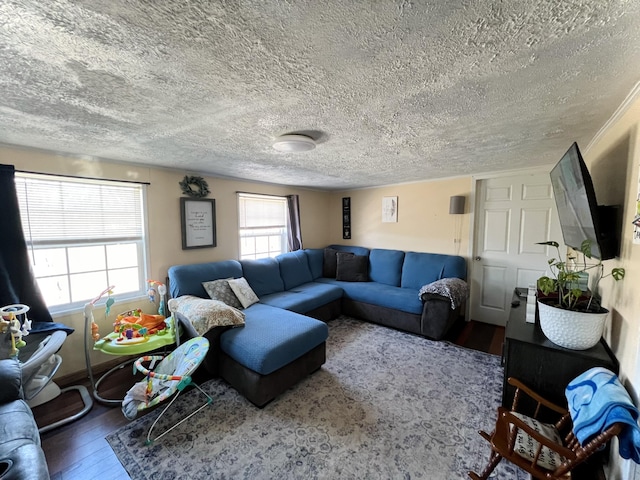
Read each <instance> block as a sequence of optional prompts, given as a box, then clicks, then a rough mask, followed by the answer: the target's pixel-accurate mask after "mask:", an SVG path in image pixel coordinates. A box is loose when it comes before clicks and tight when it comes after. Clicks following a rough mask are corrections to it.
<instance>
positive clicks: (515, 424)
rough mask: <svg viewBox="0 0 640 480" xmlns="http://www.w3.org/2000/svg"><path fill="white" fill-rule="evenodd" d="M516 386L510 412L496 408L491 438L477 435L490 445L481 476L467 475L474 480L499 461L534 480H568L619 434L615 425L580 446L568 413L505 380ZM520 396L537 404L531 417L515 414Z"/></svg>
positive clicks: (514, 381)
mask: <svg viewBox="0 0 640 480" xmlns="http://www.w3.org/2000/svg"><path fill="white" fill-rule="evenodd" d="M507 381H508V382H509V384H510V385H513V386H514V387H516V392H515V397H514V398H513V405H512V408H511V410H507V409H506V408H503V407H499V408H498V419H497V420H496V426H495V430H494V431H493V433H492V434H491V435H489V434H488V433H486V432H484V431H480V432H479V433H480V435H481V436H482V437H483V438H484V439H486V440H487V441H488V442H489V443H490V444H491V454H490V457H489V464H488V465H487V466H486V467H485V469H484V470H483V471H482V473H481V474H480V475H478V474H477V473H475V472H469V476H470V477H471V478H473V479H474V480H486V479H487V478H489V475H490V474H491V472H493V470H494V469H495V468H496V466H497V465H498V463H500V460H501V459H502V458H505V459H507V460H509V461H510V462H512V463H514V464H515V465H517V466H518V467H520V468H521V469H523V470H524V471H526V472H528V473H530V474H531V475H532V477H533V478H537V479H547V480H552V479H563V480H567V479H570V478H571V474H570V473H569V472H571V470H573V469H574V468H575V467H576V466H577V465H579V464H580V463H582V462H584V461H585V460H586V459H587V458H589V457H590V456H591V455H592V454H593V453H594V452H596V451H598V450H599V449H600V448H601V447H602V446H603V445H605V444H606V443H607V442H608V441H609V440H610V439H611V438H612V437H614V436H616V435H618V434H619V433H620V432H621V430H622V428H623V424H621V423H614V424H613V425H611V426H610V427H609V428H607V429H606V430H605V431H604V432H602V433H601V434H600V435H598V436H596V437H595V438H593V439H592V440H590V441H589V442H588V443H586V444H585V445H580V442H578V439H577V438H576V437H575V435H574V433H573V424H572V422H571V415H570V414H569V412H568V411H567V410H566V409H565V408H562V407H559V406H558V405H555V404H554V403H552V402H550V401H548V400H546V399H545V398H543V397H541V396H540V395H538V394H537V393H535V392H534V391H532V390H531V389H529V388H528V387H527V386H526V385H524V384H523V383H522V382H520V381H519V380H517V379H515V378H509V379H508V380H507ZM521 393H525V394H526V395H527V396H528V397H529V398H531V399H533V401H534V403H535V404H536V408H535V413H534V414H533V417H528V416H525V415H522V414H521V413H518V402H519V400H520V396H521ZM542 407H545V408H546V409H547V412H546V413H552V414H554V416H556V417H559V420H557V421H556V422H555V423H553V424H548V423H543V422H541V421H539V420H538V416H540V415H541V413H542Z"/></svg>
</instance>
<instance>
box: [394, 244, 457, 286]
mask: <svg viewBox="0 0 640 480" xmlns="http://www.w3.org/2000/svg"><path fill="white" fill-rule="evenodd" d="M466 274H467V267H466V262H465V260H464V258H462V257H459V256H455V255H442V254H439V253H420V252H406V253H405V255H404V263H403V264H402V282H401V284H400V286H402V287H405V288H415V289H416V290H418V289H420V287H422V286H423V285H426V284H428V283H431V282H435V281H436V280H440V279H441V278H447V277H456V278H461V279H463V280H464V279H465V278H466Z"/></svg>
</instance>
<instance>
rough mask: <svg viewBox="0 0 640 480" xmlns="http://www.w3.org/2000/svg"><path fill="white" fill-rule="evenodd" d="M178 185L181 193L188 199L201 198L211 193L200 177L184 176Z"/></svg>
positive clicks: (205, 182)
mask: <svg viewBox="0 0 640 480" xmlns="http://www.w3.org/2000/svg"><path fill="white" fill-rule="evenodd" d="M179 184H180V188H181V189H182V193H184V194H186V195H189V196H190V197H199V198H202V197H206V196H207V195H209V194H210V193H211V191H210V190H209V184H208V183H207V181H206V180H205V179H204V178H202V177H196V176H189V175H185V176H184V178H183V179H182V181H181V182H179ZM194 187H195V188H194Z"/></svg>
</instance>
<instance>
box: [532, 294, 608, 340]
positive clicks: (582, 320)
mask: <svg viewBox="0 0 640 480" xmlns="http://www.w3.org/2000/svg"><path fill="white" fill-rule="evenodd" d="M538 315H539V318H540V328H542V332H543V333H544V334H545V335H546V336H547V338H548V339H549V340H551V341H552V342H553V343H555V344H556V345H560V346H561V347H565V348H570V349H572V350H586V349H588V348H591V347H593V346H594V345H596V344H597V343H598V341H599V340H600V337H602V332H603V331H604V322H605V321H606V320H607V316H608V315H609V311H608V310H607V311H605V312H603V313H584V312H572V311H571V310H564V309H562V308H556V307H551V306H549V305H546V304H545V303H542V302H540V301H538Z"/></svg>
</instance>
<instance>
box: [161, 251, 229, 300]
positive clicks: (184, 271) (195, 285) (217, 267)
mask: <svg viewBox="0 0 640 480" xmlns="http://www.w3.org/2000/svg"><path fill="white" fill-rule="evenodd" d="M168 274H169V292H170V294H171V296H172V297H173V298H178V297H180V296H182V295H195V296H196V297H202V298H207V297H208V296H209V295H207V292H206V291H205V289H204V287H203V286H202V282H208V281H210V280H218V279H219V278H238V277H241V276H242V266H241V265H240V262H238V261H237V260H224V261H222V262H209V263H196V264H193V265H175V266H173V267H169V273H168Z"/></svg>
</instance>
